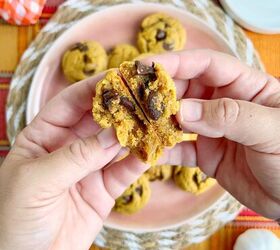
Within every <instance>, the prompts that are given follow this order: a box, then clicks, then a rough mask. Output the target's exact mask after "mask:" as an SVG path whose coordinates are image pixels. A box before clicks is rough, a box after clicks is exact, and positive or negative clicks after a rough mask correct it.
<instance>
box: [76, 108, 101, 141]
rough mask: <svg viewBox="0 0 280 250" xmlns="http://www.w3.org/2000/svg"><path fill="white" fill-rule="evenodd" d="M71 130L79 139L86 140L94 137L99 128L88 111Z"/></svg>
mask: <svg viewBox="0 0 280 250" xmlns="http://www.w3.org/2000/svg"><path fill="white" fill-rule="evenodd" d="M71 129H72V131H73V132H74V133H75V134H76V135H77V136H78V137H79V138H87V137H89V136H92V135H96V134H97V133H98V132H99V131H100V130H101V127H100V126H99V125H98V124H97V123H96V122H95V121H94V120H93V118H92V112H91V111H88V112H87V113H85V114H84V116H83V117H82V118H81V120H80V121H79V122H78V123H76V124H75V125H74V126H73V127H72V128H71Z"/></svg>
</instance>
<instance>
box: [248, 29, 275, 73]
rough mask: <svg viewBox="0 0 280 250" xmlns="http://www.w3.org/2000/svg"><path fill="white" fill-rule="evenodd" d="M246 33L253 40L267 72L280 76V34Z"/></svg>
mask: <svg viewBox="0 0 280 250" xmlns="http://www.w3.org/2000/svg"><path fill="white" fill-rule="evenodd" d="M246 34H247V35H248V36H249V37H250V38H251V40H252V41H253V43H254V45H255V48H256V49H257V51H258V52H259V54H260V57H261V59H262V61H263V63H264V65H265V67H266V70H267V72H268V73H270V74H271V75H273V76H276V77H280V34H277V35H263V34H257V33H254V32H251V31H246Z"/></svg>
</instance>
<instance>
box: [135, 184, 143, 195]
mask: <svg viewBox="0 0 280 250" xmlns="http://www.w3.org/2000/svg"><path fill="white" fill-rule="evenodd" d="M135 192H136V193H137V194H139V196H142V194H143V187H142V186H138V187H137V188H135Z"/></svg>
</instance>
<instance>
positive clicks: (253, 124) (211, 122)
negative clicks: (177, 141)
mask: <svg viewBox="0 0 280 250" xmlns="http://www.w3.org/2000/svg"><path fill="white" fill-rule="evenodd" d="M177 120H178V121H179V123H180V124H181V126H182V128H183V129H187V130H190V131H192V132H194V133H197V134H200V135H203V136H206V137H211V138H221V137H225V138H227V139H229V140H232V141H235V142H239V143H241V144H243V145H246V146H251V147H252V148H253V149H256V150H259V151H260V152H264V150H268V149H269V151H278V150H279V149H278V146H277V145H279V142H280V141H279V136H278V134H279V133H278V132H277V131H278V128H279V126H280V120H279V109H277V108H269V107H265V106H261V105H258V104H255V103H251V102H246V101H240V100H233V99H228V98H222V99H217V100H209V101H206V100H198V99H184V100H182V101H181V106H180V112H179V113H178V114H177ZM270 142H273V143H274V144H276V145H274V146H273V145H270ZM266 152H267V151H266ZM267 153H270V152H267ZM271 153H272V152H271Z"/></svg>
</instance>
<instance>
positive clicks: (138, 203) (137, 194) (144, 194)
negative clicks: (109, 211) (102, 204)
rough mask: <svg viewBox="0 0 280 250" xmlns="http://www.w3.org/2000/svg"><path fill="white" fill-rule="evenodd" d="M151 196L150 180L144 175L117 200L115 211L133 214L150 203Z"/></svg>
mask: <svg viewBox="0 0 280 250" xmlns="http://www.w3.org/2000/svg"><path fill="white" fill-rule="evenodd" d="M150 196H151V188H150V183H149V180H148V178H147V177H146V176H145V175H142V176H141V177H140V178H139V179H138V180H137V181H136V182H135V183H133V184H131V185H130V187H129V188H128V189H126V190H125V192H124V193H123V194H122V195H121V196H120V197H119V198H118V199H117V200H116V203H115V206H114V210H115V211H117V212H119V213H122V214H133V213H135V212H137V211H139V210H140V209H142V208H143V207H144V206H145V205H146V204H147V203H148V201H149V199H150Z"/></svg>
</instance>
